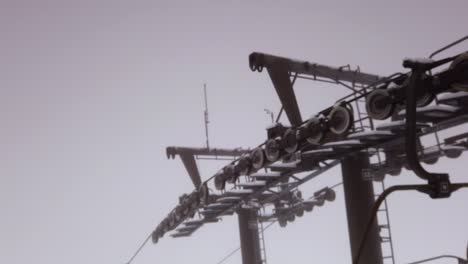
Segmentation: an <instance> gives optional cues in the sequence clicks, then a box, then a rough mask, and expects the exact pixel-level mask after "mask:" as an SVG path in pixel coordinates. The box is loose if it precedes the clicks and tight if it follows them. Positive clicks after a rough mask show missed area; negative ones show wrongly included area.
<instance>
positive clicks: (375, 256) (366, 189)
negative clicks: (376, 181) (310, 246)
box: [341, 152, 383, 264]
mask: <svg viewBox="0 0 468 264" xmlns="http://www.w3.org/2000/svg"><path fill="white" fill-rule="evenodd" d="M368 167H369V157H368V156H367V155H366V153H362V152H361V153H358V154H356V155H352V156H348V157H345V158H344V159H343V160H342V161H341V170H342V175H343V187H344V196H345V204H346V214H347V217H348V231H349V242H350V246H351V256H352V258H353V259H354V258H355V256H356V255H357V253H358V250H359V244H360V242H361V240H362V236H363V234H364V231H365V230H366V226H367V222H368V220H369V217H370V213H371V210H372V206H373V205H374V202H375V200H374V186H373V184H372V179H365V178H364V177H363V176H362V171H363V169H367V168H368ZM380 244H381V243H380V234H379V230H378V224H377V221H374V223H373V224H372V227H371V231H370V232H369V235H368V237H367V240H366V244H365V247H364V250H363V251H362V255H361V261H360V263H361V264H382V263H383V258H382V248H381V246H380Z"/></svg>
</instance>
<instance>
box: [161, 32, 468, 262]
mask: <svg viewBox="0 0 468 264" xmlns="http://www.w3.org/2000/svg"><path fill="white" fill-rule="evenodd" d="M466 39H467V38H464V39H462V40H466ZM460 42H461V41H458V42H456V43H454V44H453V45H455V44H458V43H460ZM453 45H449V46H447V47H445V48H444V49H442V50H440V51H444V50H446V49H448V48H450V47H451V46H453ZM437 53H439V52H437ZM434 55H436V54H434ZM431 57H432V56H431ZM249 66H250V68H251V69H252V71H258V72H262V71H263V69H266V71H267V72H268V74H269V76H270V78H271V80H272V83H273V86H274V88H275V90H276V92H277V94H278V96H279V98H280V101H281V104H282V111H281V112H280V113H282V112H283V111H284V113H285V114H286V116H287V118H288V120H289V122H290V125H284V124H281V123H275V124H273V125H272V126H271V127H268V128H267V136H266V140H265V141H264V142H263V143H261V144H260V145H258V146H256V147H255V148H253V149H232V150H229V149H208V148H206V149H195V148H180V147H169V148H168V149H167V155H168V157H175V156H176V155H180V157H181V159H182V161H183V162H184V165H185V167H186V168H187V170H188V171H189V174H190V176H191V179H192V181H193V183H194V185H195V190H194V191H193V192H192V193H189V194H184V195H182V196H181V197H180V199H179V204H178V205H177V206H176V207H175V208H174V209H173V210H172V211H171V212H170V213H169V214H168V216H167V217H166V218H165V219H164V220H163V221H162V222H161V223H159V225H158V226H157V228H156V230H155V231H154V233H153V236H152V238H153V242H154V243H156V242H157V241H158V240H159V239H160V238H161V237H163V236H164V234H166V233H168V232H170V231H173V230H175V232H173V233H172V234H171V236H172V237H184V236H190V235H192V234H193V233H194V232H195V231H196V230H197V229H198V228H200V227H201V226H203V225H204V224H208V223H216V222H218V221H219V220H220V218H221V217H222V216H225V215H232V214H234V213H236V212H238V210H243V209H250V210H258V209H259V208H266V207H270V208H271V213H270V214H260V215H259V216H258V220H259V221H272V220H274V221H278V222H279V224H280V226H286V224H287V222H292V221H294V219H295V217H301V216H303V215H304V212H310V211H312V209H313V208H314V207H316V206H322V205H323V204H324V202H325V201H333V200H335V197H336V194H335V192H334V191H333V189H331V188H324V189H321V190H319V191H318V192H316V193H315V194H314V195H313V196H312V198H310V199H304V198H303V197H302V193H301V191H300V190H299V189H298V187H299V186H300V185H301V184H303V183H305V182H307V181H309V180H311V179H313V178H315V177H317V176H318V175H320V174H322V173H324V172H326V171H327V170H328V169H330V168H332V167H334V166H336V165H338V164H340V162H342V161H343V160H345V159H347V158H348V157H353V156H356V155H364V156H365V157H367V158H370V157H377V158H378V162H371V163H369V164H368V166H367V167H363V168H362V177H363V178H366V177H367V179H368V180H369V179H370V180H374V181H382V180H383V179H384V177H385V175H386V174H389V175H393V176H396V175H399V174H400V172H401V170H402V168H407V169H411V170H414V171H415V173H416V174H417V175H418V176H420V177H421V178H423V179H425V180H427V182H428V185H427V186H428V187H427V188H422V189H419V190H420V191H423V192H426V193H428V194H430V195H431V197H433V198H442V197H448V196H449V195H450V193H451V192H452V191H454V190H456V189H457V188H459V186H458V187H457V186H456V185H453V184H451V183H450V181H449V178H448V175H447V174H431V173H428V172H427V171H425V170H424V169H423V168H422V167H421V165H420V164H419V162H420V161H422V162H424V163H427V164H434V163H435V162H437V160H438V159H439V157H443V156H446V157H448V158H457V157H459V156H460V155H461V154H462V153H463V152H464V151H465V150H466V149H467V147H468V141H467V138H468V133H463V134H459V135H454V136H451V137H448V138H446V139H445V140H440V136H439V135H438V134H437V133H438V132H439V131H441V130H446V129H449V128H452V127H454V126H458V125H461V124H464V123H466V122H468V52H465V53H460V54H456V55H454V56H450V57H446V58H443V59H440V60H434V59H432V58H431V59H418V60H416V59H413V60H405V62H404V66H405V67H407V68H409V69H410V71H409V72H407V73H396V74H393V75H390V76H388V77H380V76H377V75H374V74H369V73H364V72H361V71H360V70H359V69H357V70H352V69H351V68H350V67H349V66H345V67H338V68H335V67H330V66H325V65H320V64H317V63H311V62H306V61H298V60H293V59H288V58H284V57H278V56H273V55H268V54H264V53H258V52H254V53H252V54H251V55H250V56H249ZM435 70H438V71H437V72H435ZM298 79H306V80H313V81H320V82H326V83H330V84H336V85H341V86H344V87H346V88H347V89H350V90H352V92H351V93H350V94H349V95H347V96H345V97H343V98H341V99H339V100H338V101H336V102H335V103H334V104H333V105H332V106H330V107H328V108H326V109H323V110H322V111H319V112H318V113H316V114H315V115H313V116H312V117H311V118H309V119H306V120H303V119H302V117H301V113H300V110H299V107H298V104H297V100H296V97H295V94H294V90H293V85H294V83H295V82H296V80H298ZM278 119H279V118H278ZM430 135H436V139H437V144H436V145H434V146H430V147H424V146H423V144H422V142H421V137H423V136H430ZM196 155H207V156H227V157H231V158H232V160H231V161H230V162H229V163H228V164H227V165H226V166H224V167H223V168H221V169H220V170H219V171H218V172H217V173H216V174H215V175H213V176H212V177H211V178H209V179H208V180H206V181H203V182H202V181H201V179H200V175H199V173H198V169H197V167H196V162H195V159H194V157H195V156H196ZM356 166H357V165H356ZM302 172H308V173H307V174H301V173H302ZM299 174H301V175H299ZM454 186H455V187H454ZM452 187H453V188H452ZM345 188H346V186H345ZM372 199H373V198H372ZM365 217H367V215H366V216H365ZM355 255H356V250H355V249H353V257H355ZM357 255H359V254H357ZM380 255H381V254H380ZM376 263H377V262H376Z"/></svg>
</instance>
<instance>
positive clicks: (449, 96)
mask: <svg viewBox="0 0 468 264" xmlns="http://www.w3.org/2000/svg"><path fill="white" fill-rule="evenodd" d="M437 100H438V101H439V103H441V104H446V105H451V106H459V107H468V92H456V93H441V94H439V95H437Z"/></svg>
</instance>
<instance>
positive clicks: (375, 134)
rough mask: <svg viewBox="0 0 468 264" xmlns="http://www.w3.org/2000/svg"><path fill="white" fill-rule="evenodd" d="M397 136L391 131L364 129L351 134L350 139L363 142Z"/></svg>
mask: <svg viewBox="0 0 468 264" xmlns="http://www.w3.org/2000/svg"><path fill="white" fill-rule="evenodd" d="M392 137H395V134H394V133H392V132H391V131H381V130H372V131H363V132H358V133H353V134H349V135H348V138H349V139H357V140H360V141H362V142H372V141H381V140H386V139H389V138H392Z"/></svg>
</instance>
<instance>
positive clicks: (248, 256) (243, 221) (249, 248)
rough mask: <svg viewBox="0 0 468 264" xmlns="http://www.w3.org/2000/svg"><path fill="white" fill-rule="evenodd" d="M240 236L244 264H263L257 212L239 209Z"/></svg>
mask: <svg viewBox="0 0 468 264" xmlns="http://www.w3.org/2000/svg"><path fill="white" fill-rule="evenodd" d="M237 215H238V217H239V234H240V244H241V252H242V264H261V263H262V259H261V255H260V239H259V236H258V223H257V221H258V215H257V211H256V210H252V209H239V210H238V211H237Z"/></svg>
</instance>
